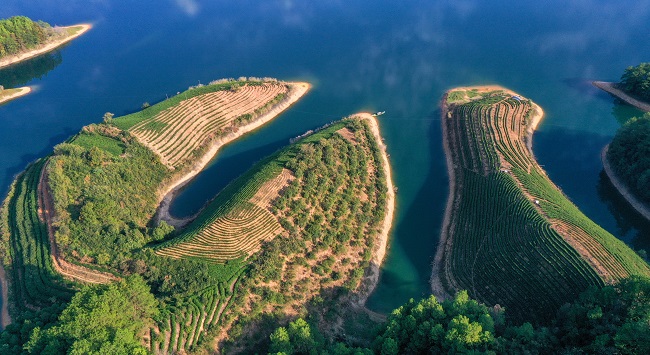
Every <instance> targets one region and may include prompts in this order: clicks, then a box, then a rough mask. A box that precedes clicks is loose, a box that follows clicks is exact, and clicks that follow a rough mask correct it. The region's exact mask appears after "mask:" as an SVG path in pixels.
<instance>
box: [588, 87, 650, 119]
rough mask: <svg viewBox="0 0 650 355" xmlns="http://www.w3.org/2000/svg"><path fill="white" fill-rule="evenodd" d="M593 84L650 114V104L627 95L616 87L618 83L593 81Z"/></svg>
mask: <svg viewBox="0 0 650 355" xmlns="http://www.w3.org/2000/svg"><path fill="white" fill-rule="evenodd" d="M591 84H592V85H593V86H595V87H597V88H599V89H601V90H603V91H605V92H607V93H609V94H610V95H612V96H614V97H616V98H618V99H620V100H623V101H624V102H626V103H627V104H629V105H632V106H634V107H636V108H638V109H639V110H641V111H645V112H650V104H648V103H645V102H643V101H641V100H637V99H635V98H634V97H632V96H630V95H628V94H627V93H625V92H624V91H623V90H620V89H617V88H616V86H615V85H616V83H612V82H609V81H592V82H591Z"/></svg>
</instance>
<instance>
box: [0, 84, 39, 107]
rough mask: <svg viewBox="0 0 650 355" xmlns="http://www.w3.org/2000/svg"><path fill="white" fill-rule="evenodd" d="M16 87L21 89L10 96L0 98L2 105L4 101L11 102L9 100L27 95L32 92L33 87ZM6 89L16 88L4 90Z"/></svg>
mask: <svg viewBox="0 0 650 355" xmlns="http://www.w3.org/2000/svg"><path fill="white" fill-rule="evenodd" d="M16 89H18V90H19V91H18V92H15V93H13V94H11V95H9V96H5V97H2V98H0V105H2V104H4V103H7V102H9V101H11V100H13V99H17V98H19V97H21V96H25V95H27V94H29V93H30V92H32V88H31V87H29V86H23V87H20V88H16ZM6 90H14V89H4V90H3V91H6ZM0 92H1V91H0Z"/></svg>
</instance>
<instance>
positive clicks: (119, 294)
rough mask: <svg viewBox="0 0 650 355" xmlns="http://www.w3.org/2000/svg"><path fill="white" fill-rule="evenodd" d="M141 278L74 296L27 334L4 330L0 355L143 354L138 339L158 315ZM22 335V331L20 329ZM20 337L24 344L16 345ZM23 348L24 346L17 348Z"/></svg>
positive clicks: (85, 290)
mask: <svg viewBox="0 0 650 355" xmlns="http://www.w3.org/2000/svg"><path fill="white" fill-rule="evenodd" d="M156 306H157V302H156V300H155V298H154V297H153V295H152V294H151V292H150V291H149V288H148V286H147V285H146V283H145V282H144V281H143V280H142V278H140V277H137V276H136V277H130V278H127V279H126V280H122V281H120V282H117V283H113V284H110V285H100V286H87V287H85V288H83V289H82V290H81V291H80V292H78V293H77V294H76V295H75V296H74V297H73V298H72V301H71V302H70V304H68V306H67V307H66V308H65V309H64V310H63V312H62V313H61V315H60V316H59V317H58V321H57V322H55V323H53V324H48V325H45V326H44V325H43V324H38V323H37V324H33V325H32V328H31V329H30V331H29V333H22V334H21V333H19V332H18V330H19V328H18V327H16V326H13V325H12V326H9V327H8V328H7V330H6V331H5V332H3V333H2V336H1V337H0V352H2V353H11V354H21V353H23V354H63V353H67V354H108V353H111V354H124V355H127V354H143V355H144V354H147V353H148V352H147V350H146V349H145V347H144V346H143V344H142V341H141V339H140V337H141V336H142V334H141V332H142V329H143V328H144V327H145V326H147V325H149V324H151V321H152V317H154V316H155V315H156V314H157V312H158V310H157V308H156ZM23 330H24V329H23ZM20 337H26V338H28V340H27V341H23V342H19V341H16V340H18V339H19V338H20ZM22 343H24V346H21V344H22Z"/></svg>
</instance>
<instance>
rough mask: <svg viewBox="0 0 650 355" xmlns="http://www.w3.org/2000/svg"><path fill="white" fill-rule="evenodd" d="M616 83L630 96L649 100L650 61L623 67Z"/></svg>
mask: <svg viewBox="0 0 650 355" xmlns="http://www.w3.org/2000/svg"><path fill="white" fill-rule="evenodd" d="M618 85H619V86H620V87H621V89H623V90H624V91H626V92H627V93H629V94H631V95H632V96H635V97H637V98H639V99H641V100H643V101H650V63H641V64H639V65H637V66H633V67H628V68H627V69H625V72H624V73H623V75H622V76H621V82H620V83H619V84H618Z"/></svg>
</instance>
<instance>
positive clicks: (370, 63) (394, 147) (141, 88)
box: [0, 0, 650, 312]
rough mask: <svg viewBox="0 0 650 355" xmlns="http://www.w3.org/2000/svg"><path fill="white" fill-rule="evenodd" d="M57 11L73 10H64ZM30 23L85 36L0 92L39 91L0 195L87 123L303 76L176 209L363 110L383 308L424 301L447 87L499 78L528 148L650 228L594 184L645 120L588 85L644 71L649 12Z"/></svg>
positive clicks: (440, 179) (198, 7)
mask: <svg viewBox="0 0 650 355" xmlns="http://www.w3.org/2000/svg"><path fill="white" fill-rule="evenodd" d="M61 4H65V5H61ZM18 14H22V15H26V16H29V17H31V18H34V19H42V20H45V21H47V22H50V23H52V24H60V25H68V24H73V23H79V22H91V23H93V24H94V26H95V27H94V29H93V30H92V31H90V32H89V33H87V34H86V35H84V36H82V37H81V38H79V39H77V40H75V41H74V42H72V43H71V44H70V45H68V46H66V47H65V48H63V49H61V50H60V51H57V52H55V53H52V54H51V55H49V56H46V57H43V58H39V59H36V60H34V61H32V62H30V63H29V64H26V65H21V66H16V67H13V68H9V69H5V70H0V84H4V85H5V86H7V87H11V86H14V85H24V84H28V85H34V86H36V88H37V90H36V91H35V93H33V94H30V95H28V96H26V97H24V98H21V99H19V100H16V101H14V102H11V103H9V104H6V105H3V106H0V123H1V124H2V129H1V130H0V192H2V194H3V195H4V193H6V191H7V189H8V187H9V184H10V183H11V180H12V179H13V177H14V176H15V174H17V173H19V172H20V171H21V170H22V169H23V168H24V167H25V165H26V164H27V163H28V162H30V161H32V160H34V159H35V158H37V157H40V156H43V155H44V154H47V153H49V152H50V151H51V150H52V147H53V146H54V145H56V144H58V143H60V142H62V141H63V140H64V139H65V138H67V137H68V136H70V135H71V134H74V133H76V132H77V131H78V130H79V129H80V128H81V127H82V126H84V125H87V124H89V123H92V122H97V121H99V120H101V117H102V115H103V114H104V113H105V112H107V111H110V112H113V113H115V114H116V115H121V114H125V113H129V112H133V111H135V110H137V109H138V108H139V107H140V106H141V105H142V103H143V102H145V101H147V102H157V101H159V100H162V99H164V98H165V97H166V95H172V94H174V93H176V92H177V91H182V90H184V89H185V88H187V87H188V86H190V85H195V84H197V83H199V82H201V83H207V82H209V81H210V80H213V79H217V78H223V77H239V76H271V77H278V78H281V79H285V80H294V79H296V80H307V81H310V82H312V83H313V84H314V88H313V90H312V91H311V92H310V93H309V94H308V95H307V96H306V97H305V98H304V99H303V100H301V101H300V102H299V103H298V104H297V105H295V106H294V107H293V108H292V109H290V110H289V111H288V112H286V113H285V114H283V115H282V116H280V117H279V118H277V119H276V120H275V121H273V122H272V123H270V124H269V125H267V126H265V127H264V128H262V129H260V130H259V131H256V132H255V133H253V134H251V135H248V136H246V137H244V138H243V139H242V140H240V141H238V142H237V143H234V144H232V145H230V146H227V147H225V148H224V149H223V150H222V151H221V152H220V153H219V155H218V157H217V158H216V159H215V160H214V162H213V163H212V164H211V165H210V167H209V168H208V169H207V170H206V171H205V172H203V173H202V174H201V175H199V176H198V177H197V178H196V180H195V181H194V182H193V183H192V184H190V185H189V186H188V187H187V188H186V189H185V190H184V191H183V193H182V194H181V195H180V196H179V198H178V199H177V201H176V202H175V203H174V204H173V206H172V212H173V213H174V214H176V215H178V216H184V215H190V214H192V213H194V212H195V211H197V210H198V209H199V208H200V207H201V206H202V205H203V204H204V203H205V202H206V200H207V199H209V198H211V197H212V196H214V194H216V193H217V192H218V191H219V190H220V189H221V188H223V187H224V186H225V184H227V183H228V182H229V181H230V180H231V179H232V178H234V177H236V176H238V175H239V174H241V173H242V172H244V171H245V170H246V169H247V168H248V167H250V166H251V165H252V164H253V163H254V162H255V161H257V160H259V159H260V158H262V157H263V156H265V155H267V154H269V153H270V152H273V151H275V150H276V149H278V148H279V147H281V146H283V145H286V144H287V143H288V140H289V139H290V138H291V137H294V136H297V135H299V134H301V133H303V132H304V131H306V130H308V129H312V128H315V127H318V126H320V125H322V124H324V123H327V122H330V121H332V120H335V119H338V118H340V117H341V116H343V115H348V114H351V113H354V112H358V111H379V110H381V111H383V110H385V111H386V112H387V113H386V115H384V116H382V117H381V119H380V125H381V129H382V133H383V136H384V137H385V140H386V143H387V145H388V151H389V153H390V160H391V163H392V165H393V171H394V180H395V183H396V185H397V186H398V188H399V191H398V195H397V196H398V199H397V207H398V209H397V214H396V218H395V221H394V230H393V233H392V237H391V242H390V250H389V252H388V255H387V258H386V261H385V265H384V268H383V273H382V277H381V280H380V284H379V287H378V288H377V291H376V292H375V293H374V294H373V296H372V297H371V299H370V301H369V306H370V308H372V309H374V310H377V311H380V312H386V311H389V310H390V309H392V308H394V307H396V306H398V305H399V304H401V303H403V302H405V301H406V300H408V299H409V298H419V297H422V296H426V295H428V294H429V286H428V279H429V276H430V264H431V260H432V257H433V255H434V254H435V249H436V245H437V241H438V237H439V229H440V224H441V220H442V214H443V211H444V205H445V200H446V197H447V193H448V186H447V175H446V168H445V164H444V156H443V152H442V145H441V132H440V121H439V118H438V116H439V111H438V103H439V100H440V98H441V96H442V95H443V93H444V92H445V91H446V90H447V89H449V88H452V87H454V86H458V85H471V84H487V83H492V84H501V85H504V86H506V87H509V88H511V89H513V90H515V91H517V92H519V93H521V94H522V95H524V96H527V97H529V98H531V99H532V100H534V101H536V102H537V103H538V104H539V105H541V106H542V107H543V108H544V110H545V112H546V116H545V119H544V121H543V122H542V124H541V126H540V127H539V130H538V132H537V133H536V135H535V140H534V150H535V154H536V156H537V158H538V160H539V161H540V163H541V164H542V165H543V166H544V168H545V169H546V170H547V172H548V173H549V175H550V177H551V178H552V179H553V180H554V181H555V182H556V183H557V184H558V185H559V186H560V187H561V188H562V189H563V190H564V192H565V193H566V194H567V195H568V196H569V198H570V199H571V200H572V201H574V202H575V203H576V204H577V205H578V206H579V207H580V208H581V209H582V210H583V211H584V212H585V213H586V214H587V215H588V216H589V217H591V218H592V219H594V220H595V221H596V222H597V223H599V224H601V225H602V226H603V227H604V228H606V229H607V230H609V231H610V232H612V233H614V234H615V235H617V236H618V237H620V238H621V239H623V240H625V241H626V242H627V243H629V244H630V245H631V246H633V247H634V248H637V249H639V248H648V247H650V232H649V229H650V228H648V226H646V225H644V223H643V222H642V221H640V220H639V219H638V218H637V217H635V216H634V214H633V213H632V212H631V211H630V210H629V208H627V207H626V206H625V204H624V203H623V202H622V201H621V200H620V199H619V198H618V197H617V195H616V194H615V193H613V192H612V187H611V186H610V185H609V184H608V182H607V180H606V179H603V177H602V174H601V170H602V169H601V163H600V160H599V153H600V150H601V149H602V148H603V146H604V145H605V144H607V143H608V142H609V141H610V139H611V138H612V136H613V134H614V133H615V131H616V129H617V128H618V127H619V126H620V124H621V123H622V122H624V121H625V120H627V119H628V118H629V117H632V116H634V115H638V114H639V111H636V110H634V109H631V108H629V107H625V106H622V105H618V104H616V103H615V102H614V100H613V99H612V98H611V97H609V96H608V95H606V94H603V93H601V92H599V91H597V90H595V89H593V88H592V87H591V86H590V85H589V84H588V83H587V81H588V80H591V79H600V80H616V79H618V77H619V76H620V73H621V72H622V70H623V69H624V68H625V67H627V66H629V65H634V64H636V63H639V62H642V61H648V60H649V59H650V47H649V46H647V43H648V40H649V38H648V37H649V34H650V3H649V2H644V1H617V2H606V1H601V0H593V1H592V0H581V1H545V2H543V3H542V2H533V1H522V2H518V3H512V2H505V1H490V2H487V1H480V0H475V1H471V0H455V1H378V0H374V1H345V2H344V1H323V2H320V3H315V2H312V1H291V0H284V1H273V0H268V1H236V2H233V1H198V0H167V1H156V2H153V1H149V2H146V1H137V2H136V1H128V2H127V1H112V0H101V1H100V0H97V1H85V0H71V1H65V2H61V1H51V0H42V1H30V2H25V1H22V0H3V1H2V4H0V18H4V17H8V16H12V15H18Z"/></svg>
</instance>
